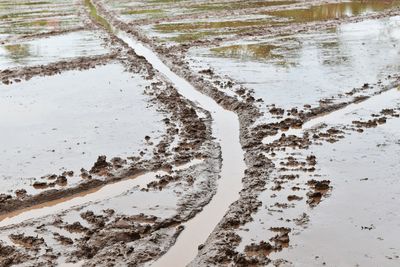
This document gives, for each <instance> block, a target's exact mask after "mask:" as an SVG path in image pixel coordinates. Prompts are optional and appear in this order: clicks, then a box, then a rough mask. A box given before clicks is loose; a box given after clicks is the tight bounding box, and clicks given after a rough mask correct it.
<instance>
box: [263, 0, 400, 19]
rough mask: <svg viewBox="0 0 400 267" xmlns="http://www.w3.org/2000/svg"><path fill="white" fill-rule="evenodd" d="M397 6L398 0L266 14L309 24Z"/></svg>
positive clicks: (335, 4) (325, 5)
mask: <svg viewBox="0 0 400 267" xmlns="http://www.w3.org/2000/svg"><path fill="white" fill-rule="evenodd" d="M399 6H400V1H399V0H382V1H352V2H348V3H332V4H324V5H319V6H312V7H310V8H309V9H288V10H281V11H274V12H268V14H269V15H274V16H278V17H284V18H288V19H290V20H291V21H292V22H310V21H321V20H330V19H337V18H344V17H350V16H358V15H363V14H367V13H371V12H378V11H383V10H385V9H389V8H393V7H399Z"/></svg>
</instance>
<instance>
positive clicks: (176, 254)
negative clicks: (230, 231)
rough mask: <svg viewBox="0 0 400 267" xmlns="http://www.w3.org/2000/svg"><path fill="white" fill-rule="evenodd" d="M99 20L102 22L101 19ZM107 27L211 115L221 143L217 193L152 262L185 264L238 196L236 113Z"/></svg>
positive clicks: (240, 155) (239, 152) (239, 160)
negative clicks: (220, 168)
mask: <svg viewBox="0 0 400 267" xmlns="http://www.w3.org/2000/svg"><path fill="white" fill-rule="evenodd" d="M89 5H90V6H91V9H92V10H93V8H94V6H93V5H91V4H90V3H89ZM97 19H99V17H97ZM99 20H100V21H103V23H104V20H103V19H99ZM100 23H101V22H100ZM110 29H111V30H112V32H114V33H115V36H116V37H118V38H120V39H121V40H122V41H124V42H125V43H127V44H128V45H129V47H131V48H132V49H133V50H134V51H135V53H136V54H138V55H139V56H143V57H144V58H145V59H146V60H147V61H148V62H149V63H150V64H151V65H152V66H153V67H154V68H155V69H156V70H158V71H159V72H161V73H162V74H163V75H164V76H165V77H166V78H167V79H168V80H169V81H171V82H172V83H173V84H174V85H175V86H176V88H177V90H178V92H179V93H180V94H182V95H183V96H184V97H185V98H187V99H189V100H190V101H192V102H194V103H196V104H197V105H198V106H200V107H201V108H203V109H205V110H207V111H209V112H210V113H211V114H212V120H213V133H214V135H215V138H216V139H217V140H218V142H219V143H220V145H221V157H222V170H221V173H220V176H221V178H220V180H219V184H218V190H217V193H216V195H215V196H214V197H213V199H212V200H211V202H210V203H209V204H208V205H207V206H206V207H205V208H204V209H203V210H202V211H201V212H200V214H198V215H196V217H195V218H194V219H192V220H190V221H189V222H187V223H186V224H184V225H183V226H184V227H185V229H184V230H183V231H182V233H181V234H180V236H179V237H178V239H177V241H176V243H175V244H174V246H173V247H172V248H171V249H170V250H169V251H168V252H167V253H166V255H165V256H163V257H162V258H161V259H160V260H158V261H157V262H156V263H155V264H153V265H152V266H172V265H174V266H184V265H186V264H188V263H189V262H190V261H191V260H192V259H193V258H194V257H195V256H196V254H197V250H198V246H199V245H201V244H202V243H204V242H205V240H206V238H207V237H208V235H209V233H211V232H212V230H213V229H214V227H215V226H216V225H217V224H218V223H219V221H220V220H221V218H222V217H223V216H224V214H225V211H226V210H227V209H228V207H229V205H230V204H231V203H232V202H234V201H235V200H236V199H237V198H238V197H239V195H238V193H239V191H240V190H241V178H242V176H243V173H244V170H245V164H244V161H243V150H242V148H241V144H240V138H239V122H238V119H237V117H236V114H234V113H233V112H231V111H228V110H225V109H224V108H223V107H221V106H220V105H219V104H217V103H216V102H215V100H214V99H212V98H210V97H208V96H206V95H203V94H202V93H200V92H199V91H198V90H197V89H196V88H195V87H194V86H193V85H191V84H190V83H189V82H188V81H186V80H185V79H183V78H181V77H179V76H178V75H177V74H175V73H174V72H173V71H172V70H171V69H170V68H169V67H168V66H167V65H165V64H164V63H163V62H162V61H161V59H160V58H159V57H158V56H157V55H156V54H155V53H154V52H153V51H152V50H151V49H150V48H147V47H146V46H145V45H144V44H142V43H140V42H138V41H137V40H135V39H134V38H133V37H131V36H129V35H128V34H127V33H126V32H124V31H121V30H118V29H115V28H114V26H112V25H110Z"/></svg>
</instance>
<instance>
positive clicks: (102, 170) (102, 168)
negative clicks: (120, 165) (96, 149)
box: [90, 156, 112, 176]
mask: <svg viewBox="0 0 400 267" xmlns="http://www.w3.org/2000/svg"><path fill="white" fill-rule="evenodd" d="M111 166H112V165H111V163H109V162H107V157H106V156H99V157H98V158H97V161H96V162H95V163H94V165H93V167H92V168H91V169H90V173H91V174H96V175H99V176H104V175H107V174H108V173H109V170H110V168H111Z"/></svg>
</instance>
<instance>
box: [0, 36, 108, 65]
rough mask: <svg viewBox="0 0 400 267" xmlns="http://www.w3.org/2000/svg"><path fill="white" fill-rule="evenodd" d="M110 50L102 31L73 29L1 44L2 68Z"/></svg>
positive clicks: (97, 53) (104, 52)
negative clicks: (44, 36) (66, 32)
mask: <svg viewBox="0 0 400 267" xmlns="http://www.w3.org/2000/svg"><path fill="white" fill-rule="evenodd" d="M107 52H109V50H108V49H106V48H105V44H104V42H103V40H102V39H101V35H100V34H99V33H96V32H93V31H79V32H71V33H68V34H63V35H56V36H50V37H47V38H40V39H34V40H29V41H22V42H21V41H20V42H18V43H7V44H4V45H0V70H1V69H7V68H14V67H23V66H31V65H40V64H48V63H52V62H57V61H60V60H64V59H72V58H76V57H82V56H94V55H103V54H106V53H107Z"/></svg>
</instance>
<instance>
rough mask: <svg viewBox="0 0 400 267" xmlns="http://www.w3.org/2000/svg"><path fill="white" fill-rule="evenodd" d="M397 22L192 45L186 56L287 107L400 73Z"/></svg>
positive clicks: (196, 64)
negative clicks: (256, 40) (255, 40)
mask: <svg viewBox="0 0 400 267" xmlns="http://www.w3.org/2000/svg"><path fill="white" fill-rule="evenodd" d="M399 25H400V18H399V17H392V18H383V19H379V20H366V21H363V22H359V23H349V24H345V25H342V26H340V27H338V28H337V29H332V30H328V31H323V32H317V33H307V34H299V35H295V36H290V37H280V38H276V39H274V40H269V41H268V42H266V41H264V42H259V43H249V44H243V45H237V44H235V45H233V46H226V47H219V48H211V50H212V51H210V50H209V49H205V48H198V49H192V51H191V52H190V53H189V56H188V59H189V60H190V59H192V66H193V68H197V69H204V68H207V66H210V67H212V68H213V69H214V70H215V71H216V72H217V73H219V74H221V75H222V76H224V75H227V76H229V77H234V78H235V79H236V80H237V81H238V82H239V83H241V84H243V85H245V86H246V87H248V88H252V89H254V90H255V97H256V99H257V98H262V99H263V100H264V101H265V103H266V104H276V105H277V106H278V107H281V108H285V109H289V108H292V107H295V106H299V107H301V106H303V105H304V104H311V105H313V104H316V103H318V101H319V100H320V99H322V98H327V97H330V96H334V95H337V94H339V93H344V92H347V91H350V90H351V89H352V88H354V87H360V86H362V85H363V84H364V83H370V84H373V83H376V82H377V81H378V80H379V79H384V78H385V77H386V76H387V75H388V74H392V73H397V72H398V70H399V65H398V62H399V60H400V50H399V49H400V48H399V47H398V42H399V40H400V31H399V30H398V29H399V27H398V26H399ZM383 50H384V51H385V53H381V51H383ZM221 55H222V56H221Z"/></svg>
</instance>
